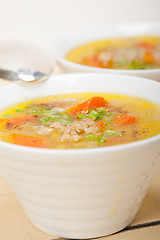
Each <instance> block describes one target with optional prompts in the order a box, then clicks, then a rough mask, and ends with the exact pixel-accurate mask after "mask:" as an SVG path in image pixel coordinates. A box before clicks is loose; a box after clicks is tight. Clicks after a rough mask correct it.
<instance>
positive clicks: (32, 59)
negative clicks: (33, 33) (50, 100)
mask: <svg viewBox="0 0 160 240" xmlns="http://www.w3.org/2000/svg"><path fill="white" fill-rule="evenodd" d="M53 67H54V62H53V60H52V58H51V57H50V56H49V55H48V54H47V53H46V52H44V51H43V50H42V49H40V48H38V47H35V46H33V45H30V44H24V43H17V42H2V43H1V44H0V78H1V79H4V80H9V81H16V82H39V81H44V80H46V79H47V78H48V77H49V76H50V75H51V73H52V71H53Z"/></svg>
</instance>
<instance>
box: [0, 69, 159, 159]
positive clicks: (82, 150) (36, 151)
mask: <svg viewBox="0 0 160 240" xmlns="http://www.w3.org/2000/svg"><path fill="white" fill-rule="evenodd" d="M65 76H75V77H76V76H77V77H78V76H82V77H86V76H98V77H100V76H106V77H109V76H112V77H116V78H118V77H120V78H127V77H129V78H130V79H133V80H134V79H141V80H143V81H146V82H150V83H153V84H154V85H157V86H160V83H158V82H157V81H154V80H151V79H148V78H143V77H139V76H132V75H119V76H118V75H117V74H106V73H93V72H91V73H70V74H68V73H67V74H58V75H52V76H51V77H50V78H49V79H48V80H50V82H52V78H54V79H56V78H61V77H62V78H65ZM15 86H18V84H16V83H11V84H8V85H5V86H2V87H1V89H3V90H4V91H5V89H7V88H10V87H15ZM57 94H58V93H57ZM36 98H37V97H36ZM146 100H147V99H146ZM149 101H150V100H149ZM157 141H159V142H160V134H158V135H155V136H153V137H149V138H146V139H143V140H138V141H135V142H130V143H124V144H118V145H113V146H106V147H105V146H104V147H95V148H74V149H71V148H68V149H54V148H36V147H28V146H21V145H17V144H13V143H8V142H4V141H2V140H0V149H2V148H4V149H8V150H17V151H23V152H26V153H27V152H31V153H34V154H45V155H46V154H51V153H52V154H58V155H66V154H67V155H72V154H76V153H78V154H82V155H83V154H85V153H94V152H97V153H99V152H101V153H103V152H113V151H114V152H115V151H123V150H124V149H126V150H127V149H130V148H133V149H134V148H135V147H140V146H142V145H144V144H145V145H146V144H151V143H154V142H157Z"/></svg>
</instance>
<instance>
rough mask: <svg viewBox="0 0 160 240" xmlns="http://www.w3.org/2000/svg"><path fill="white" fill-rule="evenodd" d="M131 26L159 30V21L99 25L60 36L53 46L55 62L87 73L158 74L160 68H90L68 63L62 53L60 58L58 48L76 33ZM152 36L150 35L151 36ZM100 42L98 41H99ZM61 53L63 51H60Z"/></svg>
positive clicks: (158, 34)
mask: <svg viewBox="0 0 160 240" xmlns="http://www.w3.org/2000/svg"><path fill="white" fill-rule="evenodd" d="M132 26H138V27H143V26H144V27H146V26H150V27H157V28H158V27H159V29H160V21H140V22H135V21H134V22H121V23H112V24H103V25H102V24H101V25H100V24H99V25H95V26H90V27H86V28H83V29H82V28H81V29H79V30H77V31H74V32H73V31H72V32H70V33H69V34H66V35H63V36H61V38H59V39H58V40H57V41H56V43H55V46H54V48H55V60H56V61H57V62H60V63H61V62H63V63H64V64H65V65H68V66H71V67H73V68H76V69H81V70H87V71H97V72H98V71H99V72H103V73H106V72H107V73H116V74H117V73H120V74H123V73H125V74H134V73H135V74H136V73H137V74H138V73H153V72H154V73H159V72H160V68H155V69H135V70H133V69H111V68H100V67H92V66H87V65H83V64H80V63H75V62H72V61H70V60H67V59H66V58H65V55H64V54H66V53H63V54H62V55H63V56H61V54H59V51H61V50H59V48H60V46H61V45H62V42H63V41H64V40H65V39H67V40H69V39H70V38H71V37H72V36H75V35H76V33H77V34H79V33H81V34H82V33H83V32H87V31H89V30H90V31H91V32H92V31H95V29H98V28H108V29H111V28H115V29H116V28H123V27H126V28H129V29H130V28H131V27H132ZM139 35H140V34H138V35H135V34H134V33H133V35H132V34H131V35H129V37H132V36H139ZM142 35H144V34H142ZM147 35H149V33H147ZM151 35H152V34H151ZM157 36H159V37H160V32H159V33H157ZM121 37H128V36H126V35H125V34H123V35H122V36H121ZM109 38H110V37H108V39H109ZM111 38H116V36H115V37H111ZM99 40H100V39H99ZM93 41H98V40H93ZM89 42H91V41H86V43H89ZM83 44H85V43H82V44H78V45H76V46H74V47H73V48H75V47H78V46H80V45H83ZM69 51H70V49H68V52H69ZM62 52H63V51H62Z"/></svg>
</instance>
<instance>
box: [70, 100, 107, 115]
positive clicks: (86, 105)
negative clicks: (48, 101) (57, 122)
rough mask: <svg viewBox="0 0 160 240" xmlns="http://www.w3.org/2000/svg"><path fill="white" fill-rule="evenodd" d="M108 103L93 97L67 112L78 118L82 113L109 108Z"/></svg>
mask: <svg viewBox="0 0 160 240" xmlns="http://www.w3.org/2000/svg"><path fill="white" fill-rule="evenodd" d="M108 104H109V103H108V102H107V101H106V100H105V99H104V98H103V97H99V96H97V97H92V98H90V99H88V100H87V101H85V102H83V103H80V104H78V105H77V106H74V107H71V108H69V109H67V112H69V113H70V114H71V115H72V116H75V117H76V116H77V115H78V114H80V113H85V112H87V111H88V110H91V109H95V108H100V107H107V106H108Z"/></svg>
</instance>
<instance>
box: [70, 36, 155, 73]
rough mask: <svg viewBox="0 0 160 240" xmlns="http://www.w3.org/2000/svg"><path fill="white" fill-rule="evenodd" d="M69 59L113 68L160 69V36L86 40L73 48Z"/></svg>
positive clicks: (89, 64) (93, 65)
mask: <svg viewBox="0 0 160 240" xmlns="http://www.w3.org/2000/svg"><path fill="white" fill-rule="evenodd" d="M66 59H67V60H69V61H71V62H75V63H78V64H83V65H87V66H92V67H99V68H109V69H130V70H134V69H156V68H160V37H158V36H137V37H128V38H115V39H108V40H101V41H96V42H90V43H86V44H84V45H82V46H79V47H77V48H75V49H72V50H71V51H70V52H69V53H68V54H67V55H66Z"/></svg>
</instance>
